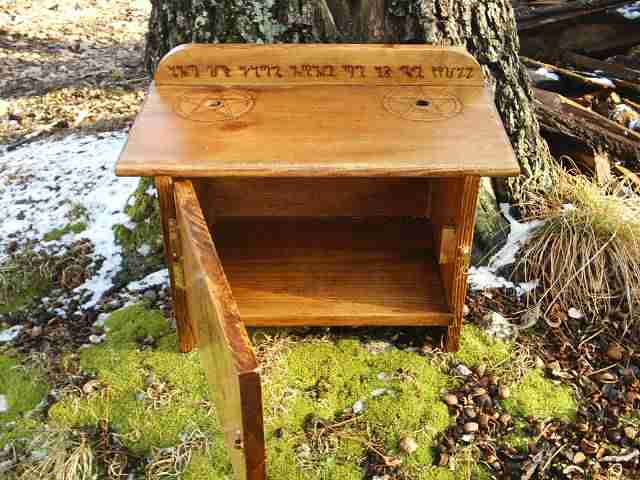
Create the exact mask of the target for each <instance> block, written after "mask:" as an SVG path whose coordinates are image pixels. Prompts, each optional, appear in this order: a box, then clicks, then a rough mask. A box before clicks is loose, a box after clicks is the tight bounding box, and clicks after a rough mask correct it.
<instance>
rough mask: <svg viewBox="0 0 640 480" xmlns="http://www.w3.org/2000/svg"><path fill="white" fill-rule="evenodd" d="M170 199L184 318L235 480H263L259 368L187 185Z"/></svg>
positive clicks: (178, 185) (183, 183)
mask: <svg viewBox="0 0 640 480" xmlns="http://www.w3.org/2000/svg"><path fill="white" fill-rule="evenodd" d="M175 197H176V212H177V220H178V228H179V232H180V240H181V243H182V247H183V252H182V253H183V263H184V278H185V286H186V292H187V302H188V306H189V314H190V315H191V318H192V320H193V322H194V323H196V324H197V326H198V332H199V334H198V338H199V350H200V356H201V359H202V363H203V365H204V367H205V371H206V373H207V378H208V380H209V385H210V391H211V395H212V398H213V400H214V402H215V405H216V412H217V415H218V419H219V421H220V424H221V426H222V430H223V433H224V438H225V444H226V446H227V451H228V452H229V456H230V459H231V463H232V465H233V470H234V474H235V478H236V479H238V480H245V479H246V480H263V479H264V478H265V451H264V433H263V422H262V400H261V389H260V375H259V369H258V363H257V360H256V357H255V354H254V352H253V349H252V347H251V343H250V341H249V337H248V336H247V332H246V330H245V327H244V324H243V323H242V321H241V320H240V314H239V312H238V307H237V305H236V302H235V301H234V299H233V296H232V294H231V289H230V288H229V284H228V282H227V279H226V277H225V274H224V271H223V270H222V266H221V265H220V260H219V258H218V255H217V253H216V249H215V247H214V245H213V242H212V240H211V235H210V234H209V230H208V227H207V224H206V222H205V219H204V215H203V213H202V210H201V209H200V206H199V204H198V200H197V197H196V193H195V190H194V188H193V185H192V184H191V182H190V181H188V180H183V181H177V182H176V183H175Z"/></svg>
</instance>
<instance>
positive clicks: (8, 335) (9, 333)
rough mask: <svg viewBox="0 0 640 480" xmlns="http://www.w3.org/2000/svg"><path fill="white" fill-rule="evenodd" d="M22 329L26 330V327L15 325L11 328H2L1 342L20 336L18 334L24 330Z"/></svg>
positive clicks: (0, 333) (10, 340)
mask: <svg viewBox="0 0 640 480" xmlns="http://www.w3.org/2000/svg"><path fill="white" fill-rule="evenodd" d="M22 330H24V327H23V326H22V325H14V326H13V327H11V328H7V329H6V330H2V331H1V332H0V343H7V342H12V341H13V340H15V339H16V338H18V335H20V332H22Z"/></svg>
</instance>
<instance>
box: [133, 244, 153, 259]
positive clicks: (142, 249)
mask: <svg viewBox="0 0 640 480" xmlns="http://www.w3.org/2000/svg"><path fill="white" fill-rule="evenodd" d="M136 251H137V252H138V253H139V254H140V255H142V256H143V257H146V256H147V255H149V254H150V253H151V246H150V245H148V244H146V243H145V244H144V245H140V246H139V247H138V249H137V250H136Z"/></svg>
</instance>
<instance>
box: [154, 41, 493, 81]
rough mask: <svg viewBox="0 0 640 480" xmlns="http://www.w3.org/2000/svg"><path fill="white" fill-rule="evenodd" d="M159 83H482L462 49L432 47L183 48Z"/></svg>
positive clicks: (161, 70) (167, 62)
mask: <svg viewBox="0 0 640 480" xmlns="http://www.w3.org/2000/svg"><path fill="white" fill-rule="evenodd" d="M155 81H156V83H157V84H158V85H191V86H195V85H255V84H256V83H261V84H278V85H282V84H286V85H291V84H314V85H318V84H358V85H361V84H368V85H395V84H402V85H416V84H417V85H423V84H436V85H444V84H447V85H450V84H455V85H476V86H478V85H482V84H483V78H482V71H481V69H480V66H479V65H478V63H477V62H476V61H475V59H474V58H473V57H472V56H471V55H470V54H469V53H468V52H467V51H466V50H465V49H464V48H456V47H447V48H438V47H433V46H428V45H376V44H367V45H364V44H359V45H347V44H340V45H336V44H334V45H330V44H315V45H314V44H304V45H301V44H279V45H247V44H235V45H234V44H228V43H227V44H218V45H198V44H190V45H181V46H179V47H176V48H174V49H173V50H172V51H171V52H169V53H168V54H167V55H166V56H165V57H164V58H163V60H162V61H161V62H160V65H159V66H158V70H157V72H156V75H155Z"/></svg>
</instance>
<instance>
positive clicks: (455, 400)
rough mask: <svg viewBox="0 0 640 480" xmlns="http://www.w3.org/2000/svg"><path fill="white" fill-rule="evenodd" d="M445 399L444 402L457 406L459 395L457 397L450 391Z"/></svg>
mask: <svg viewBox="0 0 640 480" xmlns="http://www.w3.org/2000/svg"><path fill="white" fill-rule="evenodd" d="M443 400H444V403H446V404H447V405H449V406H450V407H454V406H456V405H457V404H458V397H456V396H455V395H454V394H452V393H449V394H447V395H445V396H444V398H443Z"/></svg>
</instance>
